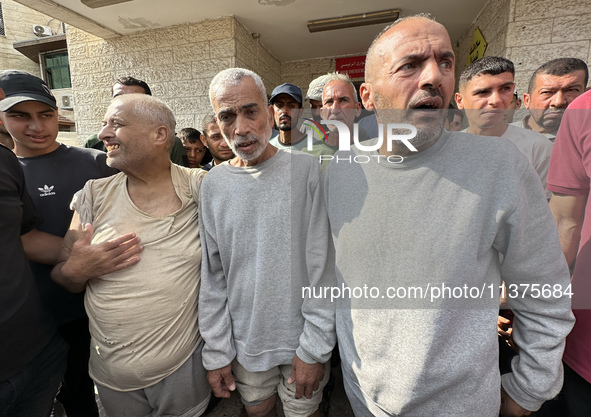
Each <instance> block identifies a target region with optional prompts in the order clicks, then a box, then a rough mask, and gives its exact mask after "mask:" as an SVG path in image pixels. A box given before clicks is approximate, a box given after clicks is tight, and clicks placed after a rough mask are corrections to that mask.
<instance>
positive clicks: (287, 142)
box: [269, 83, 334, 165]
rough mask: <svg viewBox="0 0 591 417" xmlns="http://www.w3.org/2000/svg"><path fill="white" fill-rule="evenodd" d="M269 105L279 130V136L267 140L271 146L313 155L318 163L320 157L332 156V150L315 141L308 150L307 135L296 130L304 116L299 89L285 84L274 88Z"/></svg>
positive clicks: (326, 162)
mask: <svg viewBox="0 0 591 417" xmlns="http://www.w3.org/2000/svg"><path fill="white" fill-rule="evenodd" d="M269 104H271V106H273V113H274V116H273V118H274V120H275V125H276V126H277V129H279V134H278V135H277V136H275V137H273V138H271V140H269V143H270V144H271V145H273V146H275V147H276V148H279V149H293V150H296V151H303V152H306V153H309V154H310V155H314V156H315V157H317V158H318V160H319V161H320V156H321V155H332V154H334V150H333V149H331V148H330V147H328V146H327V145H326V144H324V143H322V142H319V141H318V140H316V139H314V141H313V143H312V149H311V150H310V149H308V140H307V139H308V135H307V134H306V133H304V132H302V131H300V130H299V129H298V125H299V122H300V120H301V118H302V115H303V114H304V109H303V107H302V90H301V89H300V87H298V86H297V85H293V84H287V83H286V84H281V85H280V86H277V87H275V89H274V90H273V93H272V94H271V99H270V100H269ZM310 128H311V127H308V128H307V129H310ZM329 160H330V158H327V159H326V161H324V164H325V165H327V164H328V161H329ZM320 162H322V161H320Z"/></svg>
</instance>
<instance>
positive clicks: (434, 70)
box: [420, 58, 443, 88]
mask: <svg viewBox="0 0 591 417" xmlns="http://www.w3.org/2000/svg"><path fill="white" fill-rule="evenodd" d="M442 80H443V74H442V73H441V68H439V63H438V62H437V60H436V59H435V58H431V59H429V60H427V61H426V62H425V63H424V65H423V70H422V72H421V78H420V87H421V88H429V87H431V88H439V86H441V81H442Z"/></svg>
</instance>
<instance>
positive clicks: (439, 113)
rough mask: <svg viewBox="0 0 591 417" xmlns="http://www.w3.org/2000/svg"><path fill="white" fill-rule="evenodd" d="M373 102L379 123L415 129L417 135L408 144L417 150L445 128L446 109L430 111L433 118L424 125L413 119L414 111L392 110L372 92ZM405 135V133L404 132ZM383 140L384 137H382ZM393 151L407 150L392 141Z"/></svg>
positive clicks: (388, 104)
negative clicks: (405, 125)
mask: <svg viewBox="0 0 591 417" xmlns="http://www.w3.org/2000/svg"><path fill="white" fill-rule="evenodd" d="M374 101H375V104H376V110H375V111H376V115H377V117H378V118H379V120H380V123H382V124H384V125H387V124H389V123H404V124H409V125H412V126H414V127H415V128H416V129H417V135H416V136H415V137H414V138H413V139H410V143H411V144H412V145H413V146H414V147H415V148H417V149H420V148H421V147H423V146H425V145H427V144H429V143H430V142H432V141H434V140H436V139H438V138H439V136H441V132H442V131H443V127H444V126H445V118H446V113H447V109H438V110H432V111H433V113H434V115H433V116H434V118H433V119H431V120H428V121H425V122H424V123H420V122H421V120H418V119H417V118H415V117H413V112H415V110H414V109H411V108H408V109H394V108H393V106H391V105H390V103H389V102H388V100H386V99H384V98H382V97H381V95H380V94H378V93H375V92H374ZM404 133H406V132H404ZM384 140H386V137H385V136H384ZM392 147H393V149H392V150H393V151H397V150H398V151H407V150H408V148H407V147H406V145H404V143H402V142H400V141H394V142H393V144H392Z"/></svg>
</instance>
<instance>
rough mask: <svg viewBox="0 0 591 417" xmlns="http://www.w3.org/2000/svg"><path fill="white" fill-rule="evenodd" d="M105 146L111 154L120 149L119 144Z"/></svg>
mask: <svg viewBox="0 0 591 417" xmlns="http://www.w3.org/2000/svg"><path fill="white" fill-rule="evenodd" d="M105 146H106V148H107V152H111V151H113V150H115V149H119V144H117V143H113V144H111V145H105Z"/></svg>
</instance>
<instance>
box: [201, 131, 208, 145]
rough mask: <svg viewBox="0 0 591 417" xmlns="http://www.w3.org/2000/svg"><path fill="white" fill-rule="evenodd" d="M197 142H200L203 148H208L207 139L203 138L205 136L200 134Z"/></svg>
mask: <svg viewBox="0 0 591 417" xmlns="http://www.w3.org/2000/svg"><path fill="white" fill-rule="evenodd" d="M199 140H201V143H202V144H203V146H205V147H206V148H209V146H207V139H206V138H205V135H204V134H203V133H202V134H201V136H199Z"/></svg>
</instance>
